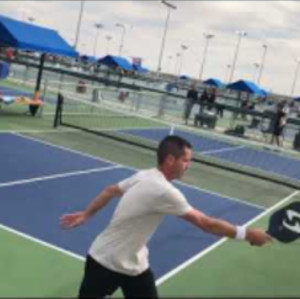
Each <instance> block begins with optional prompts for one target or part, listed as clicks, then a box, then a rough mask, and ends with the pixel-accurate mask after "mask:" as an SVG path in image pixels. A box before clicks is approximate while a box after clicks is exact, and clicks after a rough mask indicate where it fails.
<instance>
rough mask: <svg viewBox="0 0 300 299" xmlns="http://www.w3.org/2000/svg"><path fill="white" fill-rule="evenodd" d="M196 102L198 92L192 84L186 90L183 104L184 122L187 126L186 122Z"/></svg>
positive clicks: (194, 84)
mask: <svg viewBox="0 0 300 299" xmlns="http://www.w3.org/2000/svg"><path fill="white" fill-rule="evenodd" d="M197 102H198V91H197V88H196V83H192V85H191V88H190V89H189V90H188V92H187V95H186V102H185V111H184V120H185V124H186V125H187V124H188V120H189V117H190V114H191V111H192V109H193V106H194V105H195V104H196V103H197Z"/></svg>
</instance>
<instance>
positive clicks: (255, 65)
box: [252, 62, 260, 82]
mask: <svg viewBox="0 0 300 299" xmlns="http://www.w3.org/2000/svg"><path fill="white" fill-rule="evenodd" d="M253 66H254V69H253V78H252V81H253V82H255V77H256V70H257V69H258V68H259V67H260V64H259V63H257V62H255V63H253Z"/></svg>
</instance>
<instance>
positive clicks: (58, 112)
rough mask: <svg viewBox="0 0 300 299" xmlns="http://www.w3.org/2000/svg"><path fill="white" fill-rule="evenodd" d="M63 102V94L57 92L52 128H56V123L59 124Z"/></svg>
mask: <svg viewBox="0 0 300 299" xmlns="http://www.w3.org/2000/svg"><path fill="white" fill-rule="evenodd" d="M63 103H64V96H63V95H62V94H61V93H60V92H59V93H58V94H57V101H56V110H55V116H54V122H53V127H54V128H57V127H58V125H60V124H61V116H62V109H63Z"/></svg>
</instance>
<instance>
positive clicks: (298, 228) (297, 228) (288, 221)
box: [267, 202, 300, 243]
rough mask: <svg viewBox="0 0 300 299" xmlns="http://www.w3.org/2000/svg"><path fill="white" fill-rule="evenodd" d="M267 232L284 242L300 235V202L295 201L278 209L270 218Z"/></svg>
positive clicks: (291, 240) (288, 241)
mask: <svg viewBox="0 0 300 299" xmlns="http://www.w3.org/2000/svg"><path fill="white" fill-rule="evenodd" d="M267 233H268V234H270V235H271V236H272V237H273V238H275V239H277V240H278V241H280V242H283V243H290V242H293V241H295V240H296V239H298V238H299V237H300V202H293V203H291V204H289V205H287V206H286V207H284V208H282V209H280V210H278V211H276V212H275V213H274V214H273V215H272V216H271V217H270V220H269V228H268V230H267Z"/></svg>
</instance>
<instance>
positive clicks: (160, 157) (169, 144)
mask: <svg viewBox="0 0 300 299" xmlns="http://www.w3.org/2000/svg"><path fill="white" fill-rule="evenodd" d="M185 148H189V149H191V148H192V145H191V144H190V143H189V142H188V141H187V140H185V139H184V138H181V137H179V136H176V135H169V136H167V137H165V138H164V139H163V140H162V141H161V142H160V144H159V146H158V149H157V163H158V165H161V164H162V163H163V162H164V161H165V160H166V158H167V156H168V155H173V156H174V157H175V158H176V159H178V158H179V157H181V156H182V155H183V154H184V149H185Z"/></svg>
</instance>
